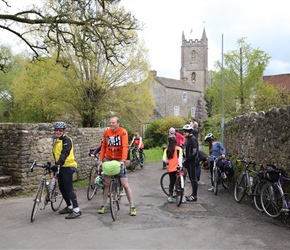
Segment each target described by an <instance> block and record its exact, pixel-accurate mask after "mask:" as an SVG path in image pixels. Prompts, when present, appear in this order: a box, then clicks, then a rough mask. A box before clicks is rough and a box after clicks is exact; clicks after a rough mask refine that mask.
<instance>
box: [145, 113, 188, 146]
mask: <svg viewBox="0 0 290 250" xmlns="http://www.w3.org/2000/svg"><path fill="white" fill-rule="evenodd" d="M185 124H186V119H183V118H180V117H175V116H170V117H166V118H164V119H160V120H156V121H153V122H152V123H151V124H150V125H149V126H148V127H147V129H146V131H145V138H146V139H144V144H145V148H147V149H148V148H155V147H162V146H164V145H167V137H168V131H169V129H170V128H171V127H173V128H175V129H176V130H177V131H179V132H181V130H182V127H183V126H184V125H185Z"/></svg>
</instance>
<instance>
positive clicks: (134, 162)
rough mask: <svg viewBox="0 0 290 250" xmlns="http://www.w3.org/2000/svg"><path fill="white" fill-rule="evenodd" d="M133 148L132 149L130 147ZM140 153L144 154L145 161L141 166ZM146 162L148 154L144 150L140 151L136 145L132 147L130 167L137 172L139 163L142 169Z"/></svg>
mask: <svg viewBox="0 0 290 250" xmlns="http://www.w3.org/2000/svg"><path fill="white" fill-rule="evenodd" d="M130 150H131V149H130ZM140 154H142V158H143V163H142V166H141V161H140ZM145 163H146V156H145V153H144V152H142V153H141V152H140V151H139V150H138V149H137V148H136V147H135V148H133V149H132V157H131V158H130V169H131V171H132V172H135V171H136V169H137V166H138V165H139V166H140V167H141V168H142V169H143V168H144V166H145Z"/></svg>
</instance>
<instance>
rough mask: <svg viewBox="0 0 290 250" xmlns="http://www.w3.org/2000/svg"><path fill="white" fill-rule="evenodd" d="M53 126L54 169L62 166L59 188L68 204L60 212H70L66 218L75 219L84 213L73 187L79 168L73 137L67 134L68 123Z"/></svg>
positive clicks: (59, 175)
mask: <svg viewBox="0 0 290 250" xmlns="http://www.w3.org/2000/svg"><path fill="white" fill-rule="evenodd" d="M53 127H54V132H55V135H56V138H55V139H54V141H53V157H54V160H55V165H54V166H53V167H52V169H53V170H57V168H58V166H60V168H59V174H58V182H59V189H60V191H61V194H62V196H63V199H64V200H65V202H66V205H67V206H66V207H65V208H64V209H63V210H61V211H59V213H60V214H69V215H68V216H66V217H65V218H66V219H74V218H76V217H79V216H81V214H82V213H81V210H80V208H79V205H78V202H77V195H76V193H75V191H74V188H73V174H74V173H75V172H76V168H77V163H76V161H75V156H74V147H73V143H72V139H71V138H70V137H68V136H67V135H66V134H65V129H66V124H65V123H64V122H56V123H55V124H54V126H53Z"/></svg>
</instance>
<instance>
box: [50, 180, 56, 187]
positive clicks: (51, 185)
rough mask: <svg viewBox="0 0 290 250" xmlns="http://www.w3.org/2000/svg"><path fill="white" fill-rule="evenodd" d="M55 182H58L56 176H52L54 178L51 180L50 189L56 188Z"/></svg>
mask: <svg viewBox="0 0 290 250" xmlns="http://www.w3.org/2000/svg"><path fill="white" fill-rule="evenodd" d="M55 182H56V179H55V177H52V180H51V183H50V190H53V189H54V186H55Z"/></svg>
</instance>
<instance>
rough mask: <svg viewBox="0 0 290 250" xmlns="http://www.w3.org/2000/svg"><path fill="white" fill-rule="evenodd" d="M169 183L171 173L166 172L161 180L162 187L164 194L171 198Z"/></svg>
mask: <svg viewBox="0 0 290 250" xmlns="http://www.w3.org/2000/svg"><path fill="white" fill-rule="evenodd" d="M169 183H170V179H169V172H166V173H164V174H163V175H162V176H161V178H160V186H161V189H162V191H163V192H164V194H166V195H167V196H169Z"/></svg>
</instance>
